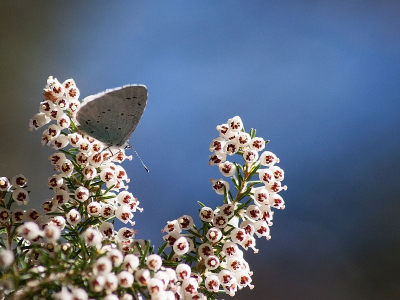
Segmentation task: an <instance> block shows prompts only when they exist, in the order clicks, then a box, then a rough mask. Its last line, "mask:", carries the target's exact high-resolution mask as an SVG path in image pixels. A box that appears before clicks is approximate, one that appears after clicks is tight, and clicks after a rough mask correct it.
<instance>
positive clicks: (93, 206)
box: [87, 201, 101, 217]
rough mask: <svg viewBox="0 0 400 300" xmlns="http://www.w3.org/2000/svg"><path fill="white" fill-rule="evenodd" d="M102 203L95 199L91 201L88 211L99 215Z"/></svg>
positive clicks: (93, 214)
mask: <svg viewBox="0 0 400 300" xmlns="http://www.w3.org/2000/svg"><path fill="white" fill-rule="evenodd" d="M100 211H101V205H100V203H99V202H96V201H93V202H90V203H89V204H88V206H87V212H88V213H89V215H91V216H94V217H97V216H99V215H100Z"/></svg>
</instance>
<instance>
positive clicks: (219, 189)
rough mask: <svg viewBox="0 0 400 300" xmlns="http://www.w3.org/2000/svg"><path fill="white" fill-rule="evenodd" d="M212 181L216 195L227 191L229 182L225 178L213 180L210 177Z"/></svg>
mask: <svg viewBox="0 0 400 300" xmlns="http://www.w3.org/2000/svg"><path fill="white" fill-rule="evenodd" d="M211 183H212V188H213V189H214V191H215V192H216V193H217V194H218V195H223V194H224V193H225V191H226V192H228V191H229V183H228V182H226V181H225V180H222V179H216V180H213V179H211Z"/></svg>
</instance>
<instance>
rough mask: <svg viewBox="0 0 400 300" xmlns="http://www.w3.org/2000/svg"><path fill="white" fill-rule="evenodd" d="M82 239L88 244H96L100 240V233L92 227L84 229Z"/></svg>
mask: <svg viewBox="0 0 400 300" xmlns="http://www.w3.org/2000/svg"><path fill="white" fill-rule="evenodd" d="M83 239H84V241H85V243H86V245H88V246H98V245H100V244H101V240H102V238H101V233H100V232H99V231H98V230H96V229H94V228H88V229H86V230H85V232H84V233H83Z"/></svg>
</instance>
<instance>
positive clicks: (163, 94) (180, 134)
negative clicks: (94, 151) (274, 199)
mask: <svg viewBox="0 0 400 300" xmlns="http://www.w3.org/2000/svg"><path fill="white" fill-rule="evenodd" d="M0 22H1V23H0V24H1V26H0V51H1V52H0V54H1V59H0V70H1V72H0V79H1V80H0V91H1V96H0V101H1V102H0V103H1V106H0V144H1V147H0V155H1V156H0V157H1V158H0V175H2V176H8V177H12V176H13V175H15V174H19V173H23V174H24V175H26V176H27V177H28V179H29V188H30V190H32V193H31V205H32V206H40V205H41V203H42V202H43V201H44V200H45V199H47V198H49V197H51V195H52V193H51V192H50V191H49V190H47V187H46V182H47V178H48V177H49V176H51V175H52V174H53V170H52V167H51V166H50V163H49V162H48V160H47V156H48V155H49V154H50V153H52V152H51V151H50V149H49V148H47V147H46V148H45V149H42V148H41V146H40V136H41V132H42V130H39V131H37V132H29V131H28V121H29V119H30V118H31V116H33V115H34V114H35V113H36V112H37V111H38V104H39V102H40V101H41V99H42V96H41V93H42V88H43V87H44V85H45V82H46V79H47V77H48V76H49V75H53V76H54V77H57V78H58V79H59V80H60V81H63V80H65V79H67V78H74V79H75V81H76V82H77V85H78V87H79V88H80V91H81V97H85V96H88V95H91V94H94V93H97V92H99V91H102V90H105V89H107V88H113V87H116V86H121V85H124V84H128V83H141V84H145V85H147V87H148V90H149V102H148V105H147V108H146V111H145V113H144V116H143V118H142V121H141V123H140V124H139V126H138V128H137V130H136V131H135V132H134V134H133V135H132V137H131V140H130V142H131V144H132V145H133V146H134V147H135V148H136V149H137V151H138V152H139V154H140V155H141V157H142V159H143V160H144V161H145V163H146V165H147V166H148V167H149V168H150V173H149V174H147V173H146V172H145V171H144V170H143V168H142V166H141V165H140V163H139V162H138V161H137V160H134V161H133V162H127V163H125V164H124V167H125V168H126V169H127V171H128V174H129V176H130V177H131V180H132V181H131V183H130V191H131V192H133V194H134V195H135V196H137V197H139V200H140V201H141V205H142V207H144V209H145V210H144V212H143V213H142V214H136V216H135V219H136V222H137V225H136V229H138V230H139V234H138V238H150V239H151V240H152V241H153V243H154V244H156V245H160V244H161V233H160V230H161V228H162V227H163V226H164V225H165V222H166V221H167V220H173V219H175V218H177V217H179V216H181V215H183V214H190V215H193V216H196V220H198V218H197V209H198V207H197V204H196V201H202V202H204V203H205V204H207V205H209V206H213V207H215V206H217V205H220V204H221V201H222V198H221V197H219V196H217V195H216V194H215V193H214V192H213V191H212V189H211V185H210V183H209V178H211V177H212V178H220V177H221V176H220V174H219V172H218V170H217V167H209V166H208V165H207V162H208V155H209V152H208V146H209V143H210V141H211V140H212V139H213V138H214V137H216V136H217V132H216V130H215V126H216V125H218V124H221V123H224V122H226V120H227V119H228V118H230V117H233V116H235V115H240V116H241V117H242V120H243V122H244V125H245V127H246V128H247V129H250V128H251V127H253V128H256V129H257V130H258V131H257V132H258V135H259V136H262V137H264V138H266V139H270V140H271V143H270V144H269V145H268V149H269V150H271V151H273V152H275V153H276V154H277V155H278V157H280V159H281V164H280V166H281V167H282V168H283V169H284V170H285V172H286V179H285V183H286V184H287V185H288V187H289V189H288V191H286V192H282V193H281V194H282V196H283V197H284V199H285V201H286V204H287V208H286V209H285V210H284V211H277V212H276V214H275V218H274V225H273V226H272V228H271V234H272V239H271V241H268V242H267V241H265V240H258V247H259V248H260V253H259V254H256V255H255V254H253V253H252V251H248V252H247V253H246V255H247V256H246V258H247V259H248V260H249V262H250V266H251V268H252V269H253V271H254V276H253V280H254V281H253V283H254V284H255V289H254V290H252V291H249V290H248V289H246V290H245V291H242V292H239V293H238V295H237V297H236V299H399V298H400V285H399V282H400V276H399V274H400V273H399V267H400V256H399V250H400V229H399V228H400V217H399V213H400V205H399V201H400V185H399V180H400V172H399V171H400V151H399V150H400V135H399V134H398V130H399V128H400V127H399V126H400V84H399V82H400V39H399V38H400V26H399V25H400V3H399V2H398V1H279V2H278V1H277V2H272V1H201V2H200V1H162V2H161V1H141V2H139V1H112V2H109V1H85V2H83V1H82V2H79V1H1V3H0ZM132 154H133V155H134V153H133V152H132ZM225 298H228V296H227V297H225Z"/></svg>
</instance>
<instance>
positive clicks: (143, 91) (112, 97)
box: [76, 85, 147, 146]
mask: <svg viewBox="0 0 400 300" xmlns="http://www.w3.org/2000/svg"><path fill="white" fill-rule="evenodd" d="M146 103H147V88H146V87H145V86H144V85H126V86H123V87H119V88H115V89H111V90H106V91H105V92H102V93H98V94H96V95H92V96H89V97H86V98H85V99H84V101H83V102H82V105H81V107H80V109H79V110H78V111H77V113H76V120H77V121H78V123H79V126H78V127H79V130H81V131H82V132H84V133H86V134H87V135H90V136H92V137H94V138H95V139H98V140H99V141H102V142H103V143H105V144H107V145H109V146H122V145H123V144H125V143H126V141H127V140H128V139H129V137H130V135H131V134H132V132H133V131H134V130H135V128H136V126H137V125H138V123H139V121H140V118H141V117H142V115H143V112H144V109H145V107H146Z"/></svg>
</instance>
